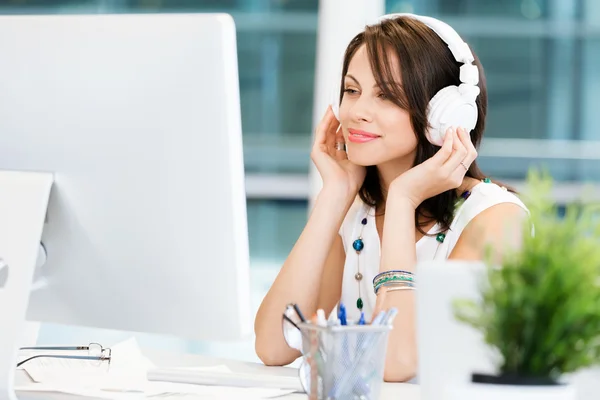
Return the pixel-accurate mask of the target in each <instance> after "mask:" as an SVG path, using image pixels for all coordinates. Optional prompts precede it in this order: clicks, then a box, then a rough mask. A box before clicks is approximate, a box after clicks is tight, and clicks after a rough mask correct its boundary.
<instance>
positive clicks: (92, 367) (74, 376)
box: [23, 338, 155, 391]
mask: <svg viewBox="0 0 600 400" xmlns="http://www.w3.org/2000/svg"><path fill="white" fill-rule="evenodd" d="M83 353H85V352H79V354H81V355H85V354H83ZM69 354H73V353H69ZM150 368H155V366H154V364H153V363H152V362H151V361H150V360H148V359H147V358H146V357H145V356H144V355H143V354H142V352H141V350H140V348H139V345H138V343H137V341H136V340H135V338H131V339H128V340H126V341H124V342H121V343H118V344H116V345H115V346H113V347H112V354H111V362H110V367H108V362H107V361H102V362H98V361H88V360H73V359H63V358H46V357H42V358H36V359H34V360H31V361H29V362H27V363H25V364H24V365H23V369H25V371H26V372H27V373H28V374H29V376H31V379H33V381H34V382H37V383H47V384H50V385H57V384H59V383H68V384H72V383H73V382H76V383H77V386H79V387H89V388H98V389H105V390H106V389H111V390H139V391H143V390H144V388H145V384H146V383H147V379H146V375H147V371H148V370H149V369H150Z"/></svg>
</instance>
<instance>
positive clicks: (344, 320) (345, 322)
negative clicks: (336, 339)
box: [338, 303, 348, 325]
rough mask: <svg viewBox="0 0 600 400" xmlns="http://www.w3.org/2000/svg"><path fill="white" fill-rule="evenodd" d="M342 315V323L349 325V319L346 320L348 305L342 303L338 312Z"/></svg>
mask: <svg viewBox="0 0 600 400" xmlns="http://www.w3.org/2000/svg"><path fill="white" fill-rule="evenodd" d="M338 315H339V317H340V324H342V325H348V321H347V320H346V306H345V305H343V304H341V303H340V311H339V313H338Z"/></svg>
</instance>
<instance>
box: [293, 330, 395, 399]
mask: <svg viewBox="0 0 600 400" xmlns="http://www.w3.org/2000/svg"><path fill="white" fill-rule="evenodd" d="M299 328H300V331H301V332H302V354H303V363H302V365H301V367H300V381H301V383H302V386H303V388H304V390H305V391H306V393H307V394H308V395H309V397H310V399H315V400H316V399H318V400H330V399H331V400H333V399H344V400H348V399H360V400H367V399H373V400H376V399H379V393H380V392H381V384H382V383H383V369H384V365H385V354H386V349H387V342H388V336H389V333H390V330H391V329H392V328H391V326H390V325H347V326H341V325H336V326H328V327H323V326H317V325H313V324H308V323H304V324H299Z"/></svg>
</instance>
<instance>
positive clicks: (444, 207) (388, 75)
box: [340, 17, 487, 234]
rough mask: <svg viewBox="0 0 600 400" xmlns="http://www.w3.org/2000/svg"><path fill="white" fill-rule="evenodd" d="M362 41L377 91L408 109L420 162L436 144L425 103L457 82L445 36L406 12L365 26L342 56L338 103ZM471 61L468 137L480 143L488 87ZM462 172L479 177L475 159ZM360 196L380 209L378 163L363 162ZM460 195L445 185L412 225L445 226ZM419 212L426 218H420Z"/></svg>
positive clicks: (421, 207)
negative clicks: (474, 93)
mask: <svg viewBox="0 0 600 400" xmlns="http://www.w3.org/2000/svg"><path fill="white" fill-rule="evenodd" d="M363 44H364V45H365V46H366V50H367V54H368V55H369V59H370V63H371V69H372V70H373V74H374V77H375V80H376V82H377V84H378V85H379V88H380V90H381V91H382V92H383V93H384V94H385V95H386V96H387V98H389V99H390V100H391V101H392V102H394V104H396V105H397V106H399V107H401V108H403V109H405V110H407V111H408V112H409V114H410V121H411V125H412V128H413V130H414V132H415V134H416V135H417V139H418V140H417V141H418V143H417V150H416V157H415V162H414V165H415V166H416V165H418V164H421V163H422V162H424V161H425V160H427V159H429V158H431V157H432V156H433V155H434V154H435V153H436V152H437V150H438V149H439V147H438V146H435V145H433V144H431V143H430V142H429V141H428V140H427V137H426V136H425V132H426V129H428V122H427V106H428V104H429V100H431V98H432V97H433V96H434V95H435V94H436V93H437V92H438V91H439V90H440V89H442V88H444V87H446V86H450V85H460V83H461V82H460V79H459V74H460V70H459V67H460V66H461V65H462V64H461V63H459V62H457V61H456V60H455V59H454V57H453V56H452V53H451V52H450V49H448V46H447V45H446V44H445V43H444V41H443V40H442V39H441V38H440V37H439V36H438V35H437V34H436V33H435V32H434V31H433V30H431V29H430V28H429V27H428V26H427V25H425V24H424V23H423V22H421V21H419V20H416V19H413V18H410V17H396V18H393V19H387V20H384V21H383V22H381V23H379V24H377V25H372V26H367V27H366V29H365V31H364V32H362V33H360V34H358V35H357V36H355V37H354V39H352V41H351V42H350V44H349V45H348V48H347V49H346V53H345V55H344V63H343V70H342V82H341V91H340V102H341V100H342V97H343V95H344V77H345V75H346V73H347V72H348V65H349V64H350V60H351V59H352V57H353V56H354V54H355V53H356V51H357V50H358V48H359V47H361V46H362V45H363ZM473 55H474V57H475V62H474V64H475V65H476V66H477V68H478V70H479V85H478V86H479V88H480V91H481V92H480V94H479V96H478V97H477V100H476V104H477V110H478V119H477V124H476V126H475V129H473V130H472V131H471V140H472V141H473V144H474V145H475V147H476V148H479V144H480V142H481V138H482V136H483V131H484V128H485V117H486V113H487V90H486V85H485V76H484V74H483V68H482V66H481V63H480V62H479V59H478V58H477V56H476V55H475V54H473ZM392 58H396V59H397V60H398V61H399V64H400V70H401V77H400V78H401V80H402V85H399V84H394V82H398V79H397V78H398V77H394V74H393V69H392V65H393V64H392V63H391V59H392ZM466 176H468V177H471V178H475V179H483V178H484V177H485V176H484V174H483V173H482V172H481V171H480V169H479V167H478V166H477V163H476V162H473V163H472V164H471V167H470V168H469V170H468V171H467V174H466ZM359 196H360V198H361V199H362V201H364V202H365V203H366V204H368V205H370V206H374V207H377V208H380V207H381V206H383V205H384V199H385V197H384V196H385V195H384V193H383V192H382V188H381V185H380V180H379V174H378V172H377V167H376V166H369V167H367V174H366V177H365V180H364V182H363V184H362V187H361V188H360V190H359ZM457 200H458V196H457V194H456V191H455V190H449V191H446V192H444V193H441V194H439V195H437V196H435V197H432V198H430V199H427V200H425V201H424V202H423V203H421V204H420V205H419V206H418V207H417V210H416V213H415V225H416V226H417V228H418V229H419V230H420V231H421V232H422V233H424V234H425V233H426V232H423V230H422V227H423V226H425V225H426V224H427V223H429V222H431V221H434V220H435V221H436V222H438V223H439V224H440V226H441V231H446V230H448V229H449V227H450V224H451V222H452V218H453V214H454V206H455V204H456V202H457ZM419 216H421V217H424V220H425V221H423V222H422V223H420V222H419Z"/></svg>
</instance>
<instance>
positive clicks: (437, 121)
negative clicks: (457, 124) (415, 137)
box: [426, 86, 458, 146]
mask: <svg viewBox="0 0 600 400" xmlns="http://www.w3.org/2000/svg"><path fill="white" fill-rule="evenodd" d="M453 89H458V88H457V87H456V86H447V87H445V88H443V89H442V90H440V91H439V92H437V93H436V94H435V96H433V97H432V99H431V100H430V101H429V107H428V110H427V122H428V123H429V128H428V129H427V131H426V136H427V140H429V142H430V143H431V144H433V145H436V146H441V145H442V144H443V143H444V134H445V133H446V129H448V127H446V128H444V126H442V125H443V124H442V121H441V116H442V115H443V114H444V110H445V109H446V108H447V106H448V99H449V98H450V97H451V96H452V92H453V91H454V90H453Z"/></svg>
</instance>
